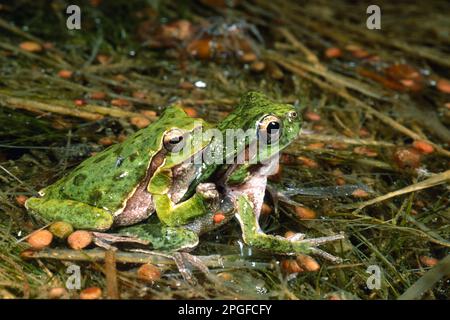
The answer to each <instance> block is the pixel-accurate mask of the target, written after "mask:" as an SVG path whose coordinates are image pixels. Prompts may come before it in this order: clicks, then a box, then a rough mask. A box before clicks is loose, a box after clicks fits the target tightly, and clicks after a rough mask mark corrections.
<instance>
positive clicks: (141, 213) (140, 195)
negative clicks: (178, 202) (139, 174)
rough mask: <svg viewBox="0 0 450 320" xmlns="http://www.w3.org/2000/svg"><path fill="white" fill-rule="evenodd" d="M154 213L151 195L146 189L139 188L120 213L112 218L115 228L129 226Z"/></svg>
mask: <svg viewBox="0 0 450 320" xmlns="http://www.w3.org/2000/svg"><path fill="white" fill-rule="evenodd" d="M154 211H155V206H154V204H153V199H152V195H151V194H150V193H148V191H147V190H146V187H145V186H143V188H142V187H141V186H139V187H138V188H137V189H136V191H135V192H134V193H133V195H132V196H131V198H129V199H128V201H127V203H126V205H125V208H123V210H122V212H120V213H119V214H117V215H116V216H115V217H114V224H115V225H117V226H129V225H132V224H135V223H138V222H140V221H142V220H145V219H147V218H148V217H149V216H150V215H151V214H152V213H153V212H154Z"/></svg>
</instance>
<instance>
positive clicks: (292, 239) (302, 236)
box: [288, 232, 306, 241]
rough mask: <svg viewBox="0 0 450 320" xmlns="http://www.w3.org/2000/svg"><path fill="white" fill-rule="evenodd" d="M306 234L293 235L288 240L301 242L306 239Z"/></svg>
mask: <svg viewBox="0 0 450 320" xmlns="http://www.w3.org/2000/svg"><path fill="white" fill-rule="evenodd" d="M305 236H306V235H305V234H304V233H300V232H299V233H296V234H294V235H292V236H290V237H289V238H288V240H289V241H300V240H303V239H304V238H305Z"/></svg>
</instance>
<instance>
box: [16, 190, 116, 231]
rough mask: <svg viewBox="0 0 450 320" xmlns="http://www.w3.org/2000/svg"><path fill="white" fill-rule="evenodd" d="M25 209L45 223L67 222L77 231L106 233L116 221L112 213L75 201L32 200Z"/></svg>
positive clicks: (26, 204) (29, 200) (28, 201)
mask: <svg viewBox="0 0 450 320" xmlns="http://www.w3.org/2000/svg"><path fill="white" fill-rule="evenodd" d="M25 207H26V208H27V209H29V212H30V213H32V214H34V215H36V216H38V217H40V218H42V219H43V220H44V221H47V222H53V221H65V222H67V223H70V224H71V225H72V226H73V227H74V228H75V229H90V230H99V231H104V230H108V229H109V228H110V227H111V225H112V224H113V220H114V219H113V216H112V214H111V213H110V212H108V211H106V210H104V209H101V208H97V207H93V206H90V205H88V204H85V203H82V202H78V201H74V200H61V199H46V198H30V199H28V200H27V202H26V203H25Z"/></svg>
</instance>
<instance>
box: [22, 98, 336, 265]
mask: <svg viewBox="0 0 450 320" xmlns="http://www.w3.org/2000/svg"><path fill="white" fill-rule="evenodd" d="M300 126H301V120H300V117H299V116H298V114H297V112H296V110H295V108H294V107H293V106H291V105H288V104H280V103H275V102H273V101H271V100H269V99H268V98H267V97H266V96H264V95H263V94H261V93H257V92H249V93H247V94H245V95H244V96H243V97H242V98H241V101H240V103H239V105H238V106H237V107H236V108H235V110H234V111H233V112H232V113H230V114H229V115H228V116H227V117H226V118H225V119H224V120H223V121H222V122H221V123H219V125H218V126H217V129H218V132H219V135H212V136H211V135H208V134H205V131H207V130H208V129H212V127H211V126H210V125H209V124H208V123H206V122H205V121H203V120H202V119H196V118H190V117H188V116H187V115H186V114H185V112H184V111H183V110H182V109H181V108H179V107H177V106H171V107H168V108H167V109H166V110H165V112H164V113H163V114H162V115H161V117H160V119H159V120H158V121H156V122H154V123H152V124H151V125H149V126H148V127H147V128H144V129H142V130H140V131H138V132H136V133H135V134H134V135H132V136H131V137H129V138H128V139H127V140H126V141H124V142H122V143H120V144H116V145H113V146H111V147H109V148H107V149H106V150H104V151H102V152H100V153H98V154H96V155H95V156H93V157H91V158H89V159H87V160H85V161H84V162H82V163H81V164H80V165H79V166H78V167H77V168H76V169H75V170H73V171H72V172H71V173H69V174H68V175H67V176H65V177H63V178H61V179H60V180H59V181H57V182H56V183H54V184H53V185H50V186H48V187H47V188H44V189H43V190H42V191H41V192H40V197H33V198H30V199H29V200H28V201H27V202H26V207H27V209H29V211H30V212H31V213H32V214H35V215H37V216H39V217H41V218H42V219H43V220H45V221H47V222H52V221H58V220H60V221H66V222H68V223H71V224H72V225H73V226H74V227H75V228H77V229H90V230H95V231H107V230H110V229H113V228H114V229H117V232H118V234H119V235H120V236H121V237H116V235H111V234H108V233H96V236H97V237H98V238H103V239H104V240H105V241H111V242H114V241H126V239H127V237H130V239H131V238H135V239H136V238H137V239H139V240H138V241H140V243H143V244H148V245H149V246H150V247H151V248H152V249H154V250H162V251H179V250H183V249H190V248H193V247H195V246H196V245H197V244H198V241H199V238H198V236H199V235H200V234H202V233H205V232H208V231H210V230H212V229H215V228H217V227H220V226H221V225H223V224H224V223H226V222H227V221H229V220H230V219H231V218H232V217H236V218H237V220H238V221H239V223H240V226H241V229H242V235H243V240H244V242H245V243H247V244H248V245H250V246H254V247H258V248H260V249H265V250H270V251H271V252H274V253H279V254H297V253H305V254H308V253H313V254H318V255H321V256H323V257H325V258H328V259H329V260H332V261H338V260H339V259H338V258H336V257H334V256H332V255H330V254H328V253H326V252H324V251H322V250H320V249H318V248H317V246H318V245H320V244H322V243H325V242H329V241H334V240H338V239H342V238H343V235H341V234H340V235H335V236H330V237H323V238H315V239H304V235H303V234H297V235H295V236H294V237H291V238H289V239H287V238H284V237H280V236H272V235H266V234H265V233H263V232H262V230H261V228H260V227H259V222H258V219H259V214H260V211H261V206H262V203H263V198H264V193H265V188H266V184H267V177H268V176H269V175H270V174H273V172H274V168H275V167H276V165H277V162H278V155H279V153H280V152H281V151H282V150H283V149H284V148H285V147H286V146H288V145H289V144H290V143H291V142H292V141H293V140H294V139H295V138H296V137H297V136H298V134H299V132H300ZM216 132H217V130H216ZM230 133H232V134H230ZM230 137H231V138H232V139H237V141H232V143H231V144H230V143H229V142H230V141H225V140H226V139H229V138H230ZM235 142H236V143H235ZM230 145H231V147H230ZM205 154H209V155H210V156H211V157H210V160H211V159H212V158H213V159H214V161H209V162H208V161H199V159H200V160H201V159H204V156H205ZM218 158H219V160H220V161H217V159H218ZM211 181H214V182H215V183H212V182H211ZM153 213H156V214H153ZM217 217H220V219H217ZM144 220H146V221H144ZM138 222H142V223H139V224H137V223H138ZM119 239H121V240H119ZM123 239H125V240H123Z"/></svg>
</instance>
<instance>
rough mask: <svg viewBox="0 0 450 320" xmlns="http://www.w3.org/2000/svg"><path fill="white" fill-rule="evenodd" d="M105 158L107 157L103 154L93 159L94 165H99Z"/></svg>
mask: <svg viewBox="0 0 450 320" xmlns="http://www.w3.org/2000/svg"><path fill="white" fill-rule="evenodd" d="M106 157H108V155H107V154H103V155H101V156H98V157H97V158H95V159H94V163H99V162H100V161H103V160H105V159H106Z"/></svg>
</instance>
